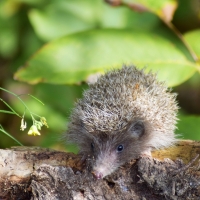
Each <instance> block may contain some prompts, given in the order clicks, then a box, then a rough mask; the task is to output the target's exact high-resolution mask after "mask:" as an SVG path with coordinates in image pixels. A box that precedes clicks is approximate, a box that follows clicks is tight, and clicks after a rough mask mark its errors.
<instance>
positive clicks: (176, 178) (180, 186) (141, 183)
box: [0, 141, 200, 200]
mask: <svg viewBox="0 0 200 200" xmlns="http://www.w3.org/2000/svg"><path fill="white" fill-rule="evenodd" d="M198 154H200V142H195V141H180V142H179V143H178V144H177V145H176V146H173V147H171V148H168V149H163V150H159V151H154V152H152V157H141V158H139V159H137V160H133V161H130V162H129V163H126V164H125V165H124V166H122V167H120V168H119V169H118V170H117V171H116V172H114V173H113V174H111V175H109V176H107V177H105V178H104V179H103V180H96V179H95V178H94V177H93V176H92V174H91V173H90V172H89V171H88V169H87V165H86V166H85V167H82V165H81V164H80V162H79V160H80V159H79V157H78V156H77V155H74V154H72V153H65V152H59V151H55V150H50V149H45V148H40V147H13V148H11V149H5V150H0V200H10V199H21V200H23V199H26V200H27V199H31V200H46V199H47V200H54V199H55V200H66V199H69V200H71V199H74V200H86V199H87V200H95V199H97V200H101V199H102V200H103V199H106V200H109V199H116V200H118V199H119V200H121V199H122V200H123V199H124V200H131V199H133V200H162V199H163V200H164V199H172V200H179V199H180V200H182V199H183V200H185V199H192V200H199V199H200V172H199V168H200V163H199V158H198Z"/></svg>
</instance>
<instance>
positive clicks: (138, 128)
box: [129, 121, 145, 138]
mask: <svg viewBox="0 0 200 200" xmlns="http://www.w3.org/2000/svg"><path fill="white" fill-rule="evenodd" d="M129 132H130V133H131V135H132V136H133V137H135V138H139V137H141V136H142V135H143V134H144V132H145V127H144V124H143V122H141V121H138V122H136V123H134V124H132V125H131V127H130V128H129Z"/></svg>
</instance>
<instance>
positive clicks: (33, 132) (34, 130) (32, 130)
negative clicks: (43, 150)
mask: <svg viewBox="0 0 200 200" xmlns="http://www.w3.org/2000/svg"><path fill="white" fill-rule="evenodd" d="M28 135H33V136H36V135H41V134H40V132H39V131H38V129H37V126H35V125H32V126H31V128H30V129H29V131H28Z"/></svg>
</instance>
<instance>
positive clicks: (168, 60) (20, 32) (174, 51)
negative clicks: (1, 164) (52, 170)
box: [0, 0, 200, 151]
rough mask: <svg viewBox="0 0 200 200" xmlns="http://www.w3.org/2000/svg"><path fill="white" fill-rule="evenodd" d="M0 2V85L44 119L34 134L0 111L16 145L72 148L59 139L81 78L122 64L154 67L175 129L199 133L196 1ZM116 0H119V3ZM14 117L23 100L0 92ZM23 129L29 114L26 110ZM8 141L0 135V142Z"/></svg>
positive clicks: (199, 13)
mask: <svg viewBox="0 0 200 200" xmlns="http://www.w3.org/2000/svg"><path fill="white" fill-rule="evenodd" d="M110 2H112V3H109V1H107V2H105V1H103V0H84V1H83V0H1V1H0V87H3V88H6V89H8V90H10V91H12V92H14V93H16V94H18V95H22V94H32V95H34V96H36V97H37V98H38V99H40V100H41V101H42V102H43V103H44V104H45V106H43V105H41V104H40V103H38V102H37V101H35V100H34V99H33V98H30V97H29V96H28V95H23V96H21V98H22V99H23V100H24V101H25V103H26V104H27V105H28V107H29V108H30V109H31V110H32V111H33V112H35V113H37V114H38V115H40V116H44V117H46V119H47V122H48V125H49V129H47V128H43V129H42V130H41V133H42V135H41V136H37V137H34V136H28V135H27V132H28V129H27V130H25V131H24V132H22V131H20V120H21V119H20V118H18V117H16V116H14V115H8V114H3V113H1V114H0V124H1V125H2V126H3V127H4V129H5V130H6V131H8V132H9V133H10V134H12V135H13V136H14V137H15V138H17V139H18V140H19V141H20V142H21V143H23V144H24V145H36V146H43V147H50V148H55V149H59V150H60V149H67V150H70V151H71V150H72V147H67V148H66V146H65V145H64V143H63V142H60V141H59V138H60V135H61V134H62V133H63V132H64V131H65V130H66V129H67V119H68V117H69V114H70V111H71V109H72V108H73V105H74V102H75V101H76V100H77V98H80V97H81V95H82V92H83V90H84V89H86V88H87V84H86V83H87V81H89V80H90V79H91V78H92V75H95V74H96V73H103V72H104V71H105V70H108V69H111V68H118V67H121V66H122V64H124V63H125V64H134V65H136V66H138V67H139V68H142V67H144V66H146V67H147V71H148V70H153V71H155V72H158V79H159V80H162V81H166V83H167V84H168V85H169V87H172V88H173V91H175V92H177V93H178V102H179V105H180V107H181V109H180V112H179V116H178V117H179V119H180V120H179V122H178V129H177V131H176V132H177V133H179V134H182V137H183V138H185V139H194V140H199V139H200V76H199V71H200V61H199V60H200V1H199V0H193V1H190V0H181V1H180V2H178V1H176V0H163V1H151V0H140V1H139V0H121V1H118V0H116V1H110ZM119 2H121V3H119ZM0 98H2V99H3V100H5V101H6V102H8V103H9V104H10V105H12V107H13V108H14V109H15V110H16V111H18V112H19V113H20V114H21V115H22V114H23V112H24V107H23V105H21V104H20V102H19V101H18V100H17V99H16V98H15V97H13V96H11V95H9V94H8V93H5V92H3V91H2V90H0ZM0 109H1V110H2V109H4V110H5V109H7V107H6V105H5V104H3V103H2V102H0ZM26 121H27V123H28V127H30V126H31V123H32V122H31V120H30V116H28V115H27V116H26ZM14 145H16V143H15V142H14V141H13V140H11V139H10V138H9V137H7V136H6V135H4V134H3V133H1V140H0V147H1V148H5V147H10V146H14Z"/></svg>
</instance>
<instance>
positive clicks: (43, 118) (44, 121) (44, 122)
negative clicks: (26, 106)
mask: <svg viewBox="0 0 200 200" xmlns="http://www.w3.org/2000/svg"><path fill="white" fill-rule="evenodd" d="M40 121H41V122H42V124H43V125H45V126H46V127H47V128H49V126H48V124H47V120H46V118H45V117H41V118H40Z"/></svg>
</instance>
